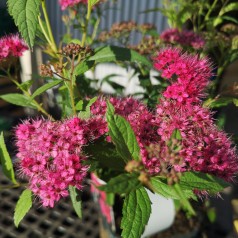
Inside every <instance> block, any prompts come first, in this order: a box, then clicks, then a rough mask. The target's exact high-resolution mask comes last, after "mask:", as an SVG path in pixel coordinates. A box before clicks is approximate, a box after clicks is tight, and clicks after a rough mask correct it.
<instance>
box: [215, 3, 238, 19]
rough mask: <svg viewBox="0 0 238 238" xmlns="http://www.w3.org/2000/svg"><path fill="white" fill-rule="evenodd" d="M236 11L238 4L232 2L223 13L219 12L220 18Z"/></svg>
mask: <svg viewBox="0 0 238 238" xmlns="http://www.w3.org/2000/svg"><path fill="white" fill-rule="evenodd" d="M236 10H238V2H232V3H230V4H228V5H227V6H225V7H224V8H222V9H221V11H220V12H219V16H221V15H223V14H225V13H227V12H230V11H236Z"/></svg>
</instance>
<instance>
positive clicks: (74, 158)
mask: <svg viewBox="0 0 238 238" xmlns="http://www.w3.org/2000/svg"><path fill="white" fill-rule="evenodd" d="M154 67H155V68H156V69H157V70H159V71H160V72H161V75H162V76H163V77H165V78H167V79H168V80H169V81H170V83H171V85H170V86H168V87H167V89H166V90H165V91H164V93H163V97H162V98H161V99H160V100H159V103H158V105H157V106H156V109H155V110H149V109H148V107H147V106H146V105H145V104H143V103H142V102H139V101H138V100H136V99H133V98H132V97H128V98H114V97H110V98H108V100H109V102H110V103H111V104H112V105H113V107H114V108H115V113H116V114H117V115H120V116H122V117H123V118H124V119H126V120H127V121H128V122H129V124H130V126H131V128H132V130H133V132H134V134H135V137H136V140H137V142H138V145H139V148H140V157H141V162H142V168H140V170H141V169H142V170H143V171H144V172H145V173H146V174H147V175H148V176H156V175H159V174H161V175H164V176H166V177H167V178H168V179H171V177H173V176H175V175H176V174H177V173H183V172H188V171H197V172H203V173H209V174H212V175H214V176H217V177H220V178H222V179H225V180H227V181H232V180H233V178H234V176H235V174H236V173H237V171H238V163H237V162H238V158H237V156H236V153H235V148H233V146H232V142H231V141H230V140H229V138H228V137H227V135H226V134H225V133H224V132H223V131H220V130H219V129H218V128H217V127H216V126H215V123H214V120H213V119H212V113H211V112H210V111H209V109H207V108H204V107H202V101H201V98H202V97H204V91H205V89H206V86H207V85H208V83H209V81H208V80H209V77H210V76H211V70H210V63H209V62H208V60H206V59H199V58H198V57H197V56H192V55H188V54H183V53H182V52H181V51H180V50H178V49H173V48H168V49H163V50H162V51H160V52H159V53H158V55H157V56H156V57H155V58H154ZM90 112H91V118H90V119H87V120H86V119H79V118H77V117H75V118H72V119H68V120H65V121H56V122H51V121H48V120H42V119H38V120H35V121H33V120H30V121H25V122H24V123H23V124H20V125H19V126H18V127H17V129H16V137H17V143H16V145H17V147H18V151H19V152H18V154H17V157H18V158H19V159H20V162H19V166H20V172H21V174H23V175H25V176H26V177H28V179H29V188H30V189H31V190H32V191H33V192H34V194H35V195H36V196H38V197H39V198H40V199H41V200H42V203H43V205H44V206H50V207H53V206H54V203H55V202H56V201H58V200H59V199H60V198H61V197H65V196H68V191H67V189H68V187H69V185H71V186H75V187H76V188H78V189H82V187H83V185H82V184H83V180H84V178H85V176H86V174H87V170H88V168H89V166H88V165H85V164H84V162H85V161H86V160H87V157H88V156H89V157H90V154H88V155H87V156H86V155H85V153H84V149H85V148H86V147H87V146H93V144H92V143H97V141H96V140H97V139H99V138H100V137H102V136H103V138H105V139H106V141H107V143H109V144H111V142H112V139H111V137H110V136H109V135H110V133H109V135H108V131H109V129H108V126H107V123H108V122H107V119H106V112H107V99H105V98H103V97H100V98H98V99H97V100H96V102H94V103H93V104H92V105H91V107H90ZM176 130H178V131H179V133H180V135H181V139H180V140H179V141H178V140H176V139H172V140H171V138H172V136H173V133H174V131H176ZM91 144H92V145H91ZM138 166H141V165H138ZM169 168H170V169H169ZM134 169H135V168H134ZM136 169H138V168H136ZM171 171H173V173H172V172H171Z"/></svg>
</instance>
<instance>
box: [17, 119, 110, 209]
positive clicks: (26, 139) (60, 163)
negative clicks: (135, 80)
mask: <svg viewBox="0 0 238 238" xmlns="http://www.w3.org/2000/svg"><path fill="white" fill-rule="evenodd" d="M106 130H107V128H106V124H105V122H102V121H101V120H100V118H99V119H97V118H96V117H95V118H92V119H89V120H87V121H85V120H80V119H79V118H72V119H68V120H65V121H63V122H51V121H48V120H42V119H38V120H35V121H33V120H28V121H25V122H24V123H23V124H20V125H19V126H18V127H17V128H16V138H17V143H16V145H17V147H18V151H19V152H18V154H17V157H18V158H19V160H20V162H19V171H20V173H21V174H22V175H24V176H26V177H27V178H28V179H29V189H31V190H32V192H34V194H35V195H36V196H38V197H39V198H40V199H41V201H42V204H43V206H50V207H53V206H54V203H55V202H56V201H58V200H59V199H60V198H61V197H66V196H68V188H69V185H71V186H75V187H76V188H78V189H82V187H83V180H84V178H85V176H86V173H87V170H88V166H85V165H83V161H84V160H85V159H86V156H85V155H83V154H82V152H81V151H82V147H83V146H85V145H86V144H87V143H89V140H95V139H97V138H99V137H100V136H101V135H103V134H105V132H106Z"/></svg>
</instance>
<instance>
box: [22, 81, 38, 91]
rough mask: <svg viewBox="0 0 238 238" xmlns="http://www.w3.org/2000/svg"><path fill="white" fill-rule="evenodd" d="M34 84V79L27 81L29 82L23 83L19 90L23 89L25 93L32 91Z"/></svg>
mask: <svg viewBox="0 0 238 238" xmlns="http://www.w3.org/2000/svg"><path fill="white" fill-rule="evenodd" d="M33 82H34V80H33V79H30V80H27V81H25V82H23V83H21V84H20V87H19V88H21V89H23V90H25V91H28V90H29V89H30V87H31V86H32V84H33Z"/></svg>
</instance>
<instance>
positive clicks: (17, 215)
mask: <svg viewBox="0 0 238 238" xmlns="http://www.w3.org/2000/svg"><path fill="white" fill-rule="evenodd" d="M31 196H32V194H31V190H29V189H25V190H24V191H23V192H22V194H21V196H20V198H19V200H18V202H17V205H16V208H15V212H14V224H15V226H16V227H18V225H19V223H20V221H21V220H22V219H23V217H24V216H25V215H26V213H27V212H28V211H29V210H30V208H31V206H32V199H31Z"/></svg>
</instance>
